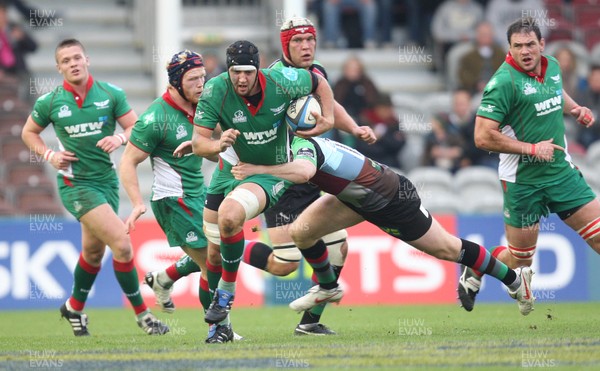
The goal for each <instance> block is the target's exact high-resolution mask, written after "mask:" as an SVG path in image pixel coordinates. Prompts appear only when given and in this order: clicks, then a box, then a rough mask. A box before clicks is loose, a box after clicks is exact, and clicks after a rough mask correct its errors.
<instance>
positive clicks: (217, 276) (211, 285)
mask: <svg viewBox="0 0 600 371" xmlns="http://www.w3.org/2000/svg"><path fill="white" fill-rule="evenodd" d="M206 275H207V276H208V291H209V294H210V300H211V301H212V295H213V294H214V293H215V290H216V289H217V287H218V286H219V281H220V280H221V266H220V265H212V264H210V262H209V261H208V260H206Z"/></svg>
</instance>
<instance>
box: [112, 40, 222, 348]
mask: <svg viewBox="0 0 600 371" xmlns="http://www.w3.org/2000/svg"><path fill="white" fill-rule="evenodd" d="M167 73H168V75H169V86H168V87H167V90H166V92H165V93H164V94H163V95H162V96H161V97H160V98H157V99H156V100H155V101H154V102H153V103H152V104H151V105H150V107H149V108H148V109H147V110H146V111H145V112H144V113H143V114H142V115H141V117H140V119H139V120H138V121H137V122H136V124H135V126H134V127H133V130H132V131H131V136H130V137H129V143H128V144H127V147H126V148H125V152H124V153H123V157H122V158H121V164H120V177H121V183H122V184H123V187H124V188H125V190H126V191H127V194H128V195H129V198H130V199H131V202H132V204H133V210H132V211H131V214H130V215H129V217H128V218H127V221H126V222H125V225H126V227H127V232H128V233H129V232H131V231H133V230H135V221H136V220H137V219H138V218H139V217H140V216H141V215H143V214H144V213H145V212H146V206H145V205H144V200H143V199H142V195H141V193H140V187H139V183H138V177H137V172H136V170H137V166H138V165H139V164H140V163H141V162H143V161H144V160H146V159H147V158H148V157H150V161H151V162H152V171H153V173H154V182H153V184H152V201H151V203H150V204H151V207H152V211H153V212H154V216H155V217H156V220H157V222H158V224H159V225H160V227H161V229H162V230H163V231H164V232H165V234H166V236H167V240H168V241H169V245H170V246H171V247H181V249H182V250H183V251H184V252H185V253H186V254H187V255H184V256H183V257H182V258H181V259H179V261H178V262H177V263H175V264H173V265H171V266H170V267H169V268H167V271H166V272H150V273H148V274H146V276H145V277H144V280H145V282H146V283H147V284H148V285H149V286H150V287H151V288H152V289H153V290H154V292H155V294H156V298H157V303H159V305H160V306H161V307H163V310H165V311H167V312H172V311H173V310H174V309H175V307H174V306H173V304H172V302H171V299H170V292H171V290H172V285H173V282H174V279H173V278H172V276H173V275H174V274H177V275H179V274H181V273H180V272H182V273H183V274H186V275H187V273H188V272H196V271H198V270H200V268H202V269H201V272H202V274H201V276H200V290H199V297H200V303H201V304H202V307H203V308H204V309H205V310H206V309H208V306H209V305H210V303H211V301H212V300H211V299H212V298H211V295H210V292H209V291H208V281H207V275H206V251H207V248H208V242H207V240H206V236H205V235H204V231H203V229H202V213H203V210H204V200H205V199H206V187H205V185H204V177H203V176H202V171H201V168H202V157H199V156H195V155H194V154H193V153H192V133H193V132H194V125H193V120H194V115H195V113H196V105H197V104H198V100H199V99H200V95H201V94H202V90H203V88H204V78H205V76H206V72H205V70H204V64H203V60H202V56H201V55H200V54H197V53H194V52H191V51H189V50H183V51H181V52H179V53H176V54H175V55H173V57H172V58H171V61H170V63H169V64H168V65H167ZM216 159H217V157H216V156H215V157H214V160H216ZM190 258H191V259H190ZM161 273H163V274H164V275H163V274H161ZM169 304H171V305H169ZM215 333H216V325H211V326H210V328H209V334H208V338H207V339H206V342H208V343H210V342H213V341H214V340H215V338H214V334H215Z"/></svg>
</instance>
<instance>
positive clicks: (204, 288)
mask: <svg viewBox="0 0 600 371" xmlns="http://www.w3.org/2000/svg"><path fill="white" fill-rule="evenodd" d="M211 296H212V295H211V294H210V289H209V288H208V281H207V280H205V279H204V278H203V277H202V276H200V288H199V289H198V297H199V298H200V304H202V308H204V310H205V311H206V310H207V309H208V307H209V306H210V302H211V301H212V298H211Z"/></svg>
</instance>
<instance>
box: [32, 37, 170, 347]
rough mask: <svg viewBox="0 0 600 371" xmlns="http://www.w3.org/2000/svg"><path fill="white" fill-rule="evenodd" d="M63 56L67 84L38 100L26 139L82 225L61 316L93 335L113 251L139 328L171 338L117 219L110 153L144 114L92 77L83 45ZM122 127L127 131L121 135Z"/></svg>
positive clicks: (68, 45) (71, 42)
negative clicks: (100, 285) (48, 136)
mask: <svg viewBox="0 0 600 371" xmlns="http://www.w3.org/2000/svg"><path fill="white" fill-rule="evenodd" d="M55 58H56V64H57V68H58V72H59V73H61V74H62V75H63V78H64V81H63V84H62V85H61V86H59V87H57V88H55V89H54V90H52V91H51V92H49V93H47V94H44V95H43V96H41V97H40V98H38V99H37V101H36V103H35V105H34V107H33V112H32V113H31V115H30V116H29V117H28V118H27V122H26V123H25V126H24V127H23V132H22V138H23V141H24V142H25V144H26V145H27V146H28V147H29V148H30V149H31V150H32V151H34V152H35V153H37V154H38V155H40V156H43V158H44V159H45V160H46V161H48V162H49V163H50V164H51V165H52V166H54V167H55V168H56V169H58V176H57V180H58V191H59V194H60V198H61V200H62V203H63V205H64V206H65V208H66V209H67V210H68V211H69V213H71V214H72V215H73V216H74V217H75V218H76V219H77V220H79V222H80V223H81V235H82V238H81V240H82V241H81V246H82V252H81V256H80V257H79V261H78V262H77V265H76V266H75V272H74V274H73V276H74V277H73V278H74V283H73V291H72V293H71V296H70V298H69V299H68V300H67V301H66V303H65V304H63V305H62V306H61V308H60V313H61V315H62V316H63V317H65V318H67V319H68V321H69V323H70V325H71V327H72V329H73V332H74V334H75V336H87V335H89V332H88V329H87V324H88V318H87V315H86V314H84V313H83V308H84V306H85V302H86V300H87V297H88V294H89V292H90V290H91V289H92V285H93V284H94V280H95V279H96V276H97V274H98V272H99V271H100V265H101V262H102V257H103V256H104V251H105V247H106V245H108V246H109V247H110V249H111V250H112V253H113V267H114V271H115V275H116V277H117V281H118V282H119V285H120V286H121V289H122V290H123V293H124V294H125V296H126V297H127V299H128V300H129V302H130V303H131V305H132V307H133V310H134V311H135V314H136V321H137V324H138V325H139V326H140V327H141V328H142V329H143V330H144V331H145V332H146V333H148V334H150V335H162V334H165V333H167V332H168V331H169V328H168V327H167V326H166V325H164V324H163V323H161V322H160V321H159V320H158V319H157V318H156V317H155V316H154V315H153V314H152V313H151V312H150V309H148V308H147V307H146V304H145V303H144V300H143V299H142V296H141V294H140V288H139V282H138V277H137V271H136V268H135V265H134V260H133V249H132V246H131V241H130V239H129V236H128V235H127V230H126V227H125V224H124V223H123V221H122V220H121V219H120V218H119V217H118V216H117V210H118V207H119V184H118V180H117V175H116V172H115V170H114V164H113V163H112V161H111V159H110V153H111V152H113V151H114V150H115V149H117V148H118V147H120V146H121V145H123V144H125V143H126V142H127V138H128V136H129V133H130V131H131V127H132V126H133V124H134V123H135V121H136V120H137V115H136V114H135V112H134V111H133V110H132V109H131V108H130V107H129V103H128V102H127V99H126V97H125V93H124V92H123V91H122V90H121V89H119V88H118V87H116V86H114V85H112V84H109V83H106V82H101V81H97V80H94V78H93V77H92V76H91V75H90V73H89V71H88V66H89V58H88V56H87V55H86V52H85V49H84V47H83V45H82V44H81V43H80V42H79V41H78V40H75V39H66V40H63V41H61V42H60V43H59V44H58V46H57V47H56V51H55ZM117 122H118V123H119V125H120V126H121V127H122V128H123V129H124V130H125V132H124V133H121V134H117V135H113V134H114V132H115V127H116V123H117ZM50 124H52V125H53V126H54V131H55V133H56V136H57V137H58V140H59V146H60V149H59V150H57V151H54V150H52V149H51V148H48V147H47V146H46V144H45V143H44V140H43V139H42V138H41V135H40V134H41V132H42V131H43V130H44V129H45V128H46V127H47V126H48V125H50Z"/></svg>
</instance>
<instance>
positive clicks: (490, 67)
mask: <svg viewBox="0 0 600 371" xmlns="http://www.w3.org/2000/svg"><path fill="white" fill-rule="evenodd" d="M505 56H506V52H505V51H504V49H503V48H502V47H501V46H500V45H499V44H498V43H496V42H495V41H494V29H493V28H492V25H491V24H490V23H489V22H485V21H484V22H481V23H480V24H479V25H478V26H477V30H476V35H475V43H474V44H473V48H472V49H471V50H470V51H469V52H467V54H465V55H464V56H463V57H462V59H461V60H460V62H459V65H458V79H459V83H460V87H461V88H464V89H467V90H468V91H470V92H471V93H472V94H475V93H481V92H482V91H483V88H484V87H485V85H486V84H487V82H488V80H489V79H490V78H491V77H492V75H493V74H494V71H496V70H497V69H498V67H500V65H501V64H502V62H504V58H505Z"/></svg>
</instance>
